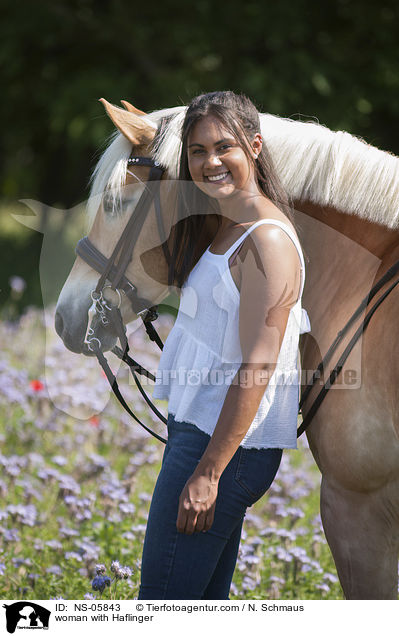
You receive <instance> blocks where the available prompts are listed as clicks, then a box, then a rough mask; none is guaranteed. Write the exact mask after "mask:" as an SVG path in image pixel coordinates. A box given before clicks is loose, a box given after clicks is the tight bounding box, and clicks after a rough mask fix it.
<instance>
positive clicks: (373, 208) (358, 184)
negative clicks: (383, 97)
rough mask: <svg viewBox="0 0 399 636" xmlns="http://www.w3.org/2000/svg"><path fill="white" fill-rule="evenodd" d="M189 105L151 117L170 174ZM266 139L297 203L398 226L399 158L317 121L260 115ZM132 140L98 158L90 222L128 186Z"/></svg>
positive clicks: (118, 141) (115, 140) (157, 153)
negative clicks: (107, 194)
mask: <svg viewBox="0 0 399 636" xmlns="http://www.w3.org/2000/svg"><path fill="white" fill-rule="evenodd" d="M185 111H186V107H185V106H178V107H176V108H167V109H164V110H159V111H154V112H153V113H150V114H149V115H147V117H148V119H150V120H151V121H152V122H154V123H156V124H159V123H160V122H161V120H162V119H163V118H164V117H167V118H168V124H167V126H165V127H164V128H163V130H162V133H161V135H160V137H159V138H158V140H157V144H156V147H155V148H154V151H153V156H154V158H155V159H156V160H157V161H159V162H160V163H161V165H163V166H164V167H165V168H166V170H167V172H168V175H169V178H171V179H175V178H176V177H177V174H178V165H179V158H180V150H181V143H180V133H181V127H182V123H183V120H184V115H185ZM260 121H261V130H262V136H263V138H264V141H265V143H266V145H267V148H268V149H269V152H270V154H271V156H272V159H273V161H274V165H275V167H276V170H277V173H278V175H279V177H280V179H281V182H282V185H283V187H284V188H285V190H286V192H287V193H288V195H289V196H290V197H291V199H292V200H293V201H301V200H302V201H304V200H308V201H312V202H313V203H316V204H319V205H324V206H325V205H330V206H332V207H335V208H337V209H339V210H341V211H343V212H345V213H347V214H354V215H357V216H359V217H362V218H364V219H368V220H370V221H373V222H375V223H380V224H382V225H385V226H387V227H389V228H397V227H399V178H398V171H399V160H398V158H397V157H395V156H394V155H392V154H390V153H388V152H384V151H382V150H379V149H378V148H375V147H374V146H370V145H369V144H367V143H366V142H364V141H363V140H362V139H358V138H356V137H354V136H353V135H350V134H349V133H346V132H342V131H339V132H333V131H331V130H329V129H328V128H326V127H325V126H322V125H320V124H316V123H314V122H298V121H294V120H291V119H284V118H281V117H276V116H274V115H267V114H261V115H260ZM131 150H132V146H131V144H130V143H129V142H128V141H127V140H126V139H125V138H124V137H123V135H121V134H120V133H116V134H114V135H113V137H112V140H111V143H110V144H109V146H108V148H107V149H106V150H105V152H104V154H103V155H102V157H101V159H100V161H99V162H98V164H97V166H96V168H95V170H94V173H93V176H92V179H91V182H92V188H91V193H90V200H89V204H88V218H89V223H91V222H92V221H93V219H94V216H95V214H96V212H97V209H98V203H99V199H98V197H99V196H101V195H102V193H103V192H104V191H105V190H106V189H112V192H113V197H114V201H115V202H117V201H118V198H119V197H120V192H121V188H122V186H123V185H124V180H125V175H126V168H127V160H128V158H129V155H130V153H131Z"/></svg>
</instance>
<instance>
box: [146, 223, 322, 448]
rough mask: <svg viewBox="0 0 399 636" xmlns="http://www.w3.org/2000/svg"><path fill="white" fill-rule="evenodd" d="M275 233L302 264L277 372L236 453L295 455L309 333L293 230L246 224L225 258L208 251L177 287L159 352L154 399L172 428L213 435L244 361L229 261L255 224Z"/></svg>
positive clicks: (238, 295) (234, 288)
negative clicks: (303, 340)
mask: <svg viewBox="0 0 399 636" xmlns="http://www.w3.org/2000/svg"><path fill="white" fill-rule="evenodd" d="M267 223H268V224H272V225H278V226H279V227H281V229H282V230H284V232H286V233H287V234H288V236H289V237H290V238H291V240H292V241H293V243H294V245H295V247H296V249H297V250H298V254H299V257H300V261H301V285H300V294H299V297H298V301H297V303H296V304H295V305H294V307H292V309H291V311H290V315H289V318H288V322H287V326H286V329H285V333H284V337H283V342H282V344H281V348H280V353H279V356H278V360H277V366H276V369H275V371H274V373H273V375H272V377H271V379H270V381H269V384H268V385H267V387H266V389H265V393H264V395H263V396H262V399H261V402H260V405H259V408H258V410H257V413H256V415H255V418H254V420H253V421H252V423H251V426H250V427H249V430H248V432H247V434H246V435H245V437H244V439H243V441H242V442H241V446H243V447H245V448H296V440H297V437H296V430H297V416H298V404H299V387H300V365H299V361H298V357H299V356H298V341H299V335H300V334H301V333H305V332H308V331H310V322H309V318H308V315H307V313H306V311H305V310H304V309H302V307H301V298H302V292H303V287H304V283H305V263H304V258H303V254H302V250H301V247H300V244H299V242H298V239H297V238H296V236H295V234H294V232H293V231H292V230H291V228H290V227H289V226H288V225H286V224H285V223H282V222H281V221H277V220H275V219H262V220H260V221H257V222H256V223H254V224H253V225H251V226H250V227H249V228H248V229H247V230H246V232H244V234H242V235H241V236H240V237H239V238H238V239H237V241H235V243H234V244H233V245H232V246H231V247H230V249H228V250H227V252H226V253H225V254H213V253H212V252H210V251H209V248H208V249H207V250H206V251H205V252H204V254H203V255H202V257H201V258H200V259H199V261H198V262H197V264H196V265H195V267H194V268H193V269H192V271H191V272H190V275H189V276H188V278H187V280H186V282H185V284H184V285H183V287H182V294H181V300H180V307H179V312H178V315H177V318H176V321H175V324H174V325H173V327H172V329H171V331H170V333H169V335H168V337H167V339H166V342H165V345H164V349H163V351H162V355H161V360H160V363H159V367H158V370H157V374H156V383H155V387H154V392H153V397H154V398H158V399H165V400H168V401H169V404H168V411H169V413H172V414H173V415H174V418H175V420H176V421H179V422H189V423H191V424H194V425H195V426H197V427H198V428H199V429H200V430H201V431H203V432H204V433H208V435H212V433H213V431H214V429H215V426H216V424H217V421H218V418H219V414H220V411H221V409H222V406H223V402H224V400H225V397H226V394H227V391H228V388H229V386H230V384H231V382H232V380H233V378H234V376H235V375H236V373H237V371H238V369H239V367H240V364H241V362H242V354H241V347H240V339H239V305H240V293H239V291H238V289H237V287H236V285H235V283H234V281H233V278H232V276H231V272H230V267H229V258H230V256H231V255H232V254H233V253H234V252H235V251H236V249H237V248H238V246H239V245H240V244H241V243H242V242H243V241H244V240H245V238H246V237H247V236H248V235H249V234H250V232H252V231H253V230H254V229H255V228H256V227H258V226H259V225H261V224H267Z"/></svg>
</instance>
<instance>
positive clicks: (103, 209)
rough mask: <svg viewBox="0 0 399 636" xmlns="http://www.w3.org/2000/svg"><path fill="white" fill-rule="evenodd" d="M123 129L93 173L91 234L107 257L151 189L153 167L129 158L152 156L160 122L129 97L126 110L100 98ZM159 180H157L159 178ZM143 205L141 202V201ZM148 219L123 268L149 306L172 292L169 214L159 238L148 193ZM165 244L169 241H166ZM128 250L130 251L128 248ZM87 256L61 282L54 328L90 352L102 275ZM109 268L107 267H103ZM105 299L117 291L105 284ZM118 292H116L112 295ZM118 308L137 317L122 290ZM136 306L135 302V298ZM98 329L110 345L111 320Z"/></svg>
mask: <svg viewBox="0 0 399 636" xmlns="http://www.w3.org/2000/svg"><path fill="white" fill-rule="evenodd" d="M101 101H102V102H103V104H104V106H105V108H106V111H107V113H108V115H109V116H110V118H111V119H112V121H113V122H114V124H115V126H116V127H117V129H118V131H119V133H122V134H117V135H116V136H115V138H114V140H113V142H112V143H111V144H110V146H109V147H108V149H107V150H106V151H105V153H104V154H103V156H102V158H101V159H100V161H99V163H98V165H97V167H96V169H95V172H94V175H93V185H92V190H91V196H90V199H89V202H88V215H89V222H90V231H89V234H88V239H89V241H90V244H89V245H91V246H93V247H94V248H95V249H96V250H97V251H98V252H99V253H101V254H102V255H103V256H104V257H105V259H109V258H110V256H111V255H112V254H113V252H114V249H115V248H116V246H117V244H118V241H119V239H120V237H121V235H122V233H123V231H124V229H125V227H126V226H127V224H128V223H129V219H130V218H131V217H132V216H134V215H135V213H136V208H137V205H138V203H139V202H142V201H143V196H142V195H143V192H144V191H145V190H147V191H148V188H149V187H150V185H154V184H150V183H149V182H148V179H149V175H150V170H151V167H150V166H148V165H140V163H141V161H134V162H133V163H132V162H131V161H130V162H129V158H130V157H131V156H132V155H134V157H151V144H152V142H153V140H154V138H155V135H156V131H157V126H156V124H154V123H153V122H152V121H151V119H149V118H147V117H146V116H145V113H143V112H142V111H138V110H137V109H135V108H134V107H133V106H131V105H130V104H128V103H127V102H123V104H124V106H125V108H126V110H124V109H122V108H117V107H115V106H112V105H111V104H109V103H108V102H106V101H105V100H101ZM158 185H159V184H158ZM163 191H164V189H162V196H161V193H160V194H159V197H158V203H159V208H158V212H159V211H161V213H163V210H164V209H165V206H164V201H163V200H162V198H163V197H164V193H163ZM139 207H140V205H139ZM145 207H146V210H145V214H144V220H143V221H142V223H139V228H136V229H137V231H133V233H132V232H131V233H130V235H129V246H128V247H129V260H128V262H127V263H126V268H125V269H124V275H125V277H126V279H128V280H129V281H131V282H132V283H133V284H134V286H135V288H136V289H137V294H136V295H137V296H138V298H139V299H141V300H143V299H144V300H145V301H147V306H151V305H152V304H156V303H158V302H160V300H161V299H162V298H164V297H165V296H166V295H167V293H168V286H167V263H166V259H165V253H164V250H163V248H162V245H161V244H162V243H163V242H165V241H166V239H167V237H168V236H169V233H170V227H171V222H172V221H171V218H168V219H163V220H162V223H163V226H164V227H163V230H164V232H165V236H164V237H162V239H161V238H160V229H159V225H158V224H159V218H158V219H157V217H156V213H155V210H154V198H153V197H152V196H151V195H150V197H149V199H148V201H147V205H146V206H145ZM164 247H165V246H164ZM125 253H126V251H125ZM120 258H121V254H120V253H119V254H115V264H117V263H120ZM86 260H87V259H83V258H81V256H79V255H78V256H77V258H76V260H75V263H74V265H73V267H72V270H71V272H70V274H69V276H68V278H67V280H66V282H65V284H64V286H63V289H62V291H61V294H60V296H59V299H58V303H57V308H56V318H55V328H56V331H57V333H58V334H59V336H60V337H61V338H62V340H63V341H64V344H65V345H66V346H67V347H68V349H70V350H71V351H74V352H76V353H87V354H89V353H90V352H89V350H88V347H87V346H86V345H85V344H84V340H85V336H86V330H87V327H88V310H89V308H90V307H91V305H92V302H93V300H92V292H94V291H95V290H96V287H97V283H98V281H99V278H100V273H99V271H96V270H95V269H94V268H93V267H94V266H93V263H91V264H88V262H86ZM103 269H105V267H104V268H103ZM109 278H110V277H108V276H107V281H105V280H104V285H105V286H107V282H108V280H109ZM106 294H108V297H107V299H106V300H107V302H109V303H111V304H113V303H114V301H115V293H114V292H113V291H112V289H108V288H107V289H106V291H104V295H106ZM113 294H114V295H113ZM119 300H120V310H121V315H122V319H123V322H124V323H128V322H130V321H131V320H133V318H135V317H136V314H137V312H136V314H135V312H134V310H133V309H132V304H131V302H129V298H128V297H127V295H126V294H125V293H122V294H118V298H117V301H118V303H119ZM133 306H134V304H133ZM96 335H98V336H99V338H100V340H101V348H102V350H104V351H106V350H109V349H110V348H112V347H113V346H114V344H115V341H116V331H115V329H114V328H113V326H112V324H109V325H107V326H106V327H104V326H103V325H102V324H101V321H100V322H99V324H96Z"/></svg>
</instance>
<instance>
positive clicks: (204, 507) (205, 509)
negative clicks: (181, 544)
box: [176, 473, 219, 534]
mask: <svg viewBox="0 0 399 636" xmlns="http://www.w3.org/2000/svg"><path fill="white" fill-rule="evenodd" d="M218 485H219V481H211V480H210V478H209V477H206V476H205V475H196V474H195V473H194V474H193V475H192V476H191V477H190V479H189V480H188V481H187V483H186V485H185V486H184V488H183V490H182V492H181V495H180V497H179V512H178V514H177V521H176V527H177V530H178V531H179V532H183V533H184V534H193V533H194V532H201V531H202V532H206V531H207V530H209V529H210V527H211V526H212V524H213V518H214V515H215V505H216V497H217V494H218Z"/></svg>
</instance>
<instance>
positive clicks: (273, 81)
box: [0, 0, 399, 303]
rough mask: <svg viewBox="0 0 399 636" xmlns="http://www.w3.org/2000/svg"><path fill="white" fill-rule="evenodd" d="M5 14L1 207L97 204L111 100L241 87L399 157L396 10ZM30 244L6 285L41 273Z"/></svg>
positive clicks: (80, 9)
mask: <svg viewBox="0 0 399 636" xmlns="http://www.w3.org/2000/svg"><path fill="white" fill-rule="evenodd" d="M0 11H1V15H2V20H1V21H0V30H1V38H0V68H1V75H2V83H1V86H2V88H3V91H2V100H1V102H0V112H1V119H2V124H3V125H2V133H1V142H2V152H1V153H0V184H1V193H2V194H1V196H2V199H3V202H6V203H12V204H14V203H15V201H16V200H18V199H20V198H25V197H29V198H35V199H38V200H40V201H43V202H44V203H45V204H47V205H56V206H57V205H58V206H60V207H71V206H72V205H74V204H76V203H77V202H79V201H81V200H83V199H84V198H85V196H87V193H88V190H87V182H88V178H89V175H90V172H91V170H92V168H93V167H94V165H95V161H96V158H97V156H98V152H99V151H100V150H101V148H102V147H103V146H104V143H105V141H106V138H107V137H108V135H109V134H110V133H111V132H112V130H113V127H112V124H111V122H110V121H109V120H108V119H107V117H106V115H105V113H104V110H103V108H102V106H101V105H100V104H99V103H98V99H99V98H100V97H105V98H106V99H108V100H109V101H111V102H113V103H118V102H119V100H120V99H127V100H129V101H131V102H132V103H133V104H135V105H136V106H137V107H138V108H140V109H143V110H154V109H158V108H162V107H168V106H175V105H178V104H181V103H186V102H188V101H189V100H190V99H191V97H193V96H194V95H195V94H198V93H200V92H206V91H212V90H220V89H232V90H235V91H242V92H244V93H247V94H248V95H249V96H250V97H251V98H252V99H253V100H254V101H255V103H256V104H257V106H258V108H259V110H261V111H262V112H271V113H273V114H278V115H281V116H284V117H293V118H296V117H301V116H303V117H305V118H308V117H316V118H317V119H318V120H319V121H320V123H322V124H325V125H327V126H328V127H330V128H332V129H334V130H337V129H344V130H347V131H349V132H351V133H353V134H356V135H359V136H362V137H364V138H365V139H366V140H367V141H368V142H369V143H372V144H374V145H377V146H379V147H381V148H383V149H386V150H390V151H391V152H394V153H396V154H399V132H398V128H397V126H396V125H395V124H396V121H397V119H398V115H399V100H398V99H397V92H398V87H399V70H398V69H399V47H398V38H397V32H398V17H399V7H398V4H397V2H394V0H382V2H380V3H376V2H375V1H374V0H325V1H324V2H322V3H321V2H316V0H294V1H293V0H280V2H274V3H267V2H262V1H260V0H246V2H242V0H230V2H229V3H228V4H227V5H226V4H225V3H215V2H214V1H211V0H197V2H195V3H193V4H191V3H182V2H181V1H180V0H164V1H163V2H162V3H160V2H153V3H143V2H137V1H135V0H131V1H129V2H126V1H122V0H109V1H106V0H96V2H94V0H36V2H26V0H1V2H0ZM1 227H2V225H1V223H0V232H1ZM0 243H1V244H0V249H1V250H2V259H3V255H4V254H6V252H7V249H6V250H5V251H3V250H4V244H3V237H0ZM28 243H29V245H28V249H27V248H26V246H24V249H21V250H18V246H17V244H15V249H16V252H15V258H14V264H13V258H10V257H9V256H6V258H5V261H3V260H2V270H3V274H2V278H3V279H4V277H5V276H6V274H4V268H5V269H6V270H7V276H8V275H10V274H14V273H16V272H15V271H14V270H15V267H16V265H15V263H18V262H20V259H21V258H22V259H31V260H30V261H29V263H30V266H29V267H28V269H30V270H32V275H33V270H34V269H35V266H34V264H35V263H36V262H37V261H36V258H37V250H38V249H40V247H39V243H40V239H39V238H38V237H33V236H31V237H30V238H29V241H28ZM10 249H14V246H12V248H10ZM3 279H2V280H0V287H1V288H2V289H3V291H4V280H3ZM28 282H29V284H30V281H28ZM35 295H36V296H37V298H36V302H40V297H39V295H38V294H37V293H36V292H35V294H34V296H35ZM1 302H4V293H1V294H0V303H1Z"/></svg>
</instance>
